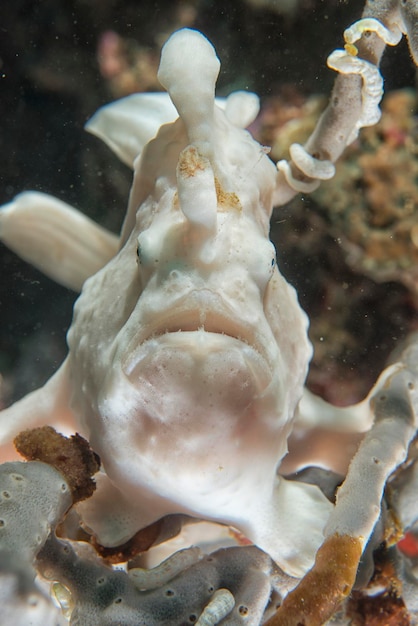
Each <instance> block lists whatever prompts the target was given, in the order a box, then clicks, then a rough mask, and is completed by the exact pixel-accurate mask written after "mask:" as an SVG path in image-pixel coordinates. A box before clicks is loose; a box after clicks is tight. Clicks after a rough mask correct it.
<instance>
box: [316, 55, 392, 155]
mask: <svg viewBox="0 0 418 626" xmlns="http://www.w3.org/2000/svg"><path fill="white" fill-rule="evenodd" d="M327 65H328V67H330V68H331V69H333V70H335V71H337V72H339V73H340V74H358V75H359V76H361V78H362V81H363V86H362V89H361V99H362V106H361V114H360V117H359V119H358V121H357V123H356V125H355V127H354V128H353V130H352V132H351V134H350V136H349V137H348V140H347V145H349V144H350V143H352V142H353V141H354V140H355V139H356V137H357V135H358V131H359V130H360V128H363V126H373V124H377V122H378V121H379V120H380V116H381V111H380V109H379V104H380V101H381V99H382V96H383V78H382V75H381V73H380V71H379V68H378V67H376V65H373V63H369V62H368V61H365V60H364V59H360V58H359V57H357V56H353V55H352V54H349V53H348V52H346V51H345V50H334V52H332V53H331V54H330V55H329V57H328V59H327Z"/></svg>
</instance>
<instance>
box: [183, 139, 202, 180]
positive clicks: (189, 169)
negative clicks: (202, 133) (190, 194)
mask: <svg viewBox="0 0 418 626" xmlns="http://www.w3.org/2000/svg"><path fill="white" fill-rule="evenodd" d="M206 163H207V159H206V158H205V157H202V156H201V155H200V154H199V152H198V150H197V148H195V147H194V146H189V147H188V148H186V149H185V150H183V152H182V153H181V154H180V157H179V163H178V166H177V167H178V171H179V174H180V175H181V176H183V178H191V177H192V176H195V174H196V172H198V171H200V172H203V171H204V170H205V169H206Z"/></svg>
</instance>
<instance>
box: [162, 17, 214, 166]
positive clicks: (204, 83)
mask: <svg viewBox="0 0 418 626" xmlns="http://www.w3.org/2000/svg"><path fill="white" fill-rule="evenodd" d="M219 69H220V62H219V59H218V57H217V56H216V52H215V49H214V47H213V46H212V44H211V43H209V41H208V40H207V39H206V38H205V37H204V36H203V35H201V34H200V33H198V32H197V31H195V30H191V29H189V28H184V29H182V30H179V31H177V32H175V33H174V34H173V35H171V37H170V38H169V39H168V41H167V42H166V43H165V45H164V47H163V49H162V52H161V62H160V69H159V70H158V80H159V81H160V83H161V84H162V85H163V87H165V88H166V89H167V91H168V93H169V94H170V98H171V99H172V101H173V103H174V106H175V107H176V109H177V111H178V113H179V115H180V117H181V118H182V120H183V122H184V123H185V125H186V130H187V134H188V137H189V141H190V143H192V144H194V145H195V146H196V147H197V148H198V150H199V152H200V153H201V154H202V155H204V156H206V157H209V158H210V156H211V153H212V139H211V135H212V131H213V116H214V104H215V84H216V79H217V78H218V74H219Z"/></svg>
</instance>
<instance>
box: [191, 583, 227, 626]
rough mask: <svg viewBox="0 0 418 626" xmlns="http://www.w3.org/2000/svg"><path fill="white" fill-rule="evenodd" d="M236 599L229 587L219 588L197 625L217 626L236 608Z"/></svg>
mask: <svg viewBox="0 0 418 626" xmlns="http://www.w3.org/2000/svg"><path fill="white" fill-rule="evenodd" d="M234 606H235V599H234V596H233V595H232V593H231V592H230V591H229V590H228V589H218V590H217V591H215V593H214V594H213V596H212V599H211V601H210V602H209V604H208V605H207V606H206V607H205V609H204V611H203V613H202V614H201V616H200V617H199V619H198V620H197V622H196V626H216V624H219V622H220V621H221V620H222V619H223V618H224V617H226V616H227V615H228V614H229V613H230V612H231V611H232V609H233V608H234Z"/></svg>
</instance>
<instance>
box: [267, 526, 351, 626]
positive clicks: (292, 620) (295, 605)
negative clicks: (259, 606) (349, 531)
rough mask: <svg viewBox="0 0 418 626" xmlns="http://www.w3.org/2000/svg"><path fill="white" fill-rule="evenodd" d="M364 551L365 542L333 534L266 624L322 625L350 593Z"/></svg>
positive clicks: (278, 625) (292, 625) (269, 625)
mask: <svg viewBox="0 0 418 626" xmlns="http://www.w3.org/2000/svg"><path fill="white" fill-rule="evenodd" d="M361 554H362V542H361V540H360V539H359V538H356V537H351V536H349V535H337V534H335V535H332V536H331V537H329V538H328V539H326V540H325V541H324V543H323V544H322V546H321V547H320V548H319V550H318V552H317V555H316V559H315V564H314V566H313V568H312V569H311V570H310V571H309V572H308V573H307V574H306V576H304V578H302V580H301V582H300V583H299V585H298V586H297V587H296V588H295V589H294V590H293V591H291V592H290V593H289V595H288V596H287V597H286V598H285V599H284V601H283V604H282V605H281V607H280V608H279V609H278V610H277V612H276V614H275V615H274V616H273V617H271V618H270V619H269V620H268V622H266V624H265V626H321V625H322V624H324V622H326V621H327V620H328V619H329V618H330V617H332V615H333V614H334V613H335V611H336V610H337V609H338V607H339V605H340V604H341V602H342V601H343V600H344V599H345V598H346V597H347V596H348V595H349V594H350V592H351V589H352V587H353V585H354V581H355V578H356V573H357V567H358V564H359V561H360V557H361Z"/></svg>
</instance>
